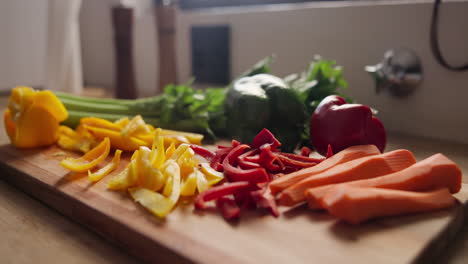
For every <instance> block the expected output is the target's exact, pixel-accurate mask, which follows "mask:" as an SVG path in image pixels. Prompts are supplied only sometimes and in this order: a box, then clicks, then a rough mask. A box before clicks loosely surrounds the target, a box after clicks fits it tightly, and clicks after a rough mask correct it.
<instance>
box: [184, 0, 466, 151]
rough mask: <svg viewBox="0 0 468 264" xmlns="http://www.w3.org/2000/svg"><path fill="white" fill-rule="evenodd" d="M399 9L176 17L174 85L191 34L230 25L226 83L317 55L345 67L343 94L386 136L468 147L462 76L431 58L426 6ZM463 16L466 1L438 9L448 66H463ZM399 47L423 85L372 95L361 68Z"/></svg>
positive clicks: (289, 67)
mask: <svg viewBox="0 0 468 264" xmlns="http://www.w3.org/2000/svg"><path fill="white" fill-rule="evenodd" d="M403 2H405V4H402V1H397V2H390V3H383V4H376V3H375V2H360V3H353V4H347V3H345V5H347V6H343V3H332V4H329V3H328V4H297V5H294V6H288V5H285V6H283V7H275V8H266V7H259V8H242V9H241V8H237V9H234V8H232V9H224V11H221V12H214V11H213V10H212V11H209V10H206V11H193V12H182V13H180V15H179V17H178V27H177V30H178V32H177V33H178V35H177V37H178V43H179V46H178V50H177V51H178V64H179V72H180V74H179V76H180V81H184V80H187V79H188V78H189V77H190V75H191V68H190V65H191V63H190V60H191V58H190V38H189V36H190V35H189V32H190V31H189V30H190V27H191V26H192V25H208V24H229V25H231V40H232V43H231V44H232V46H231V65H232V76H236V75H238V74H240V73H241V72H242V71H243V70H245V69H246V67H248V66H249V65H251V64H252V63H254V62H255V61H257V60H258V59H259V58H262V57H263V56H266V55H269V54H272V53H274V54H276V55H277V61H276V63H275V64H274V66H273V71H274V73H276V74H278V75H280V76H283V75H286V74H288V73H292V72H297V71H300V70H301V69H303V68H304V67H305V66H306V65H307V63H308V62H309V60H310V59H311V58H312V56H313V55H314V54H321V55H322V56H324V57H326V58H330V59H334V60H336V61H338V62H339V64H341V65H343V66H344V68H345V77H346V79H347V80H348V82H349V94H351V95H352V96H353V97H354V98H355V99H356V100H357V101H358V102H360V103H364V104H367V105H370V106H372V107H375V108H377V109H378V110H379V111H380V113H379V117H380V118H381V119H382V121H383V123H384V124H385V126H386V128H387V129H388V130H389V131H393V132H403V133H410V134H416V135H423V136H427V137H434V138H443V139H447V140H452V141H460V142H465V143H468V117H467V116H468V104H467V103H465V101H466V98H467V97H468V72H464V73H454V72H449V71H447V70H445V69H443V68H442V67H441V66H439V65H438V64H437V63H436V62H435V60H434V58H433V57H432V55H431V52H430V46H429V23H430V16H431V10H432V1H403ZM466 14H468V2H467V1H452V2H447V3H446V1H444V3H443V5H442V8H441V14H440V20H441V23H440V39H441V46H442V51H443V53H444V55H445V56H446V57H447V59H448V60H449V61H450V62H451V63H453V64H461V63H466V62H468V49H467V48H466V47H467V45H468V33H467V32H466V28H467V27H468V16H466ZM398 47H408V48H411V49H413V50H415V51H416V52H417V53H418V55H419V56H420V57H421V59H422V63H423V67H424V82H423V84H422V86H421V87H419V89H418V90H417V91H416V92H415V93H414V94H412V95H411V96H410V97H408V98H404V99H398V98H394V97H391V96H388V95H383V94H382V95H376V94H375V92H374V84H373V81H372V79H371V78H370V76H369V75H368V74H367V73H366V72H364V71H363V68H364V66H365V65H369V64H375V63H377V62H378V61H380V59H381V58H382V56H383V53H384V52H385V51H386V50H387V49H389V48H398Z"/></svg>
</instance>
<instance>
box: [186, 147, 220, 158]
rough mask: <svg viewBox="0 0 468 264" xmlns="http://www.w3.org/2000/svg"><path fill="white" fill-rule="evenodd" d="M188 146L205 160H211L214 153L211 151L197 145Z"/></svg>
mask: <svg viewBox="0 0 468 264" xmlns="http://www.w3.org/2000/svg"><path fill="white" fill-rule="evenodd" d="M190 148H191V149H192V150H193V151H194V152H195V154H197V155H200V156H202V157H203V158H205V159H206V160H207V161H211V160H212V159H213V158H214V156H215V155H216V154H215V153H214V152H213V151H211V150H209V149H207V148H204V147H202V146H199V145H194V144H191V145H190Z"/></svg>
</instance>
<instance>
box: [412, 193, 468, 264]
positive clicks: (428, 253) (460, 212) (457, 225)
mask: <svg viewBox="0 0 468 264" xmlns="http://www.w3.org/2000/svg"><path fill="white" fill-rule="evenodd" d="M463 186H468V185H467V184H463ZM460 203H461V204H460V206H458V207H457V214H456V216H455V217H454V218H453V219H452V220H451V221H450V222H449V223H448V224H447V225H446V226H445V228H443V229H441V230H439V232H438V233H437V234H436V235H435V236H434V237H433V238H432V239H431V241H430V242H429V243H427V245H426V246H425V247H424V248H423V249H422V250H421V251H420V252H419V253H418V254H417V255H416V257H415V259H414V260H413V261H412V262H411V263H413V264H425V263H436V262H435V261H436V260H437V259H438V258H440V257H441V256H443V251H444V250H445V249H447V248H448V247H449V246H450V242H451V241H453V240H455V238H456V236H457V233H458V231H459V230H461V229H462V228H463V224H464V222H465V219H466V218H467V215H468V201H464V202H460Z"/></svg>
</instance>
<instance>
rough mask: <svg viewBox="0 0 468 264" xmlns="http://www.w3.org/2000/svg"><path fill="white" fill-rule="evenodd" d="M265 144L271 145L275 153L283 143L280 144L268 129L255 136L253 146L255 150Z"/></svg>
mask: <svg viewBox="0 0 468 264" xmlns="http://www.w3.org/2000/svg"><path fill="white" fill-rule="evenodd" d="M265 144H269V145H270V146H271V150H272V151H275V150H276V149H277V148H278V147H279V146H281V142H279V141H278V139H276V138H275V136H274V135H273V134H272V133H271V132H270V130H268V129H266V128H264V129H262V131H260V133H258V134H257V135H256V136H255V138H254V140H253V143H252V146H253V147H254V148H260V147H261V146H263V145H265Z"/></svg>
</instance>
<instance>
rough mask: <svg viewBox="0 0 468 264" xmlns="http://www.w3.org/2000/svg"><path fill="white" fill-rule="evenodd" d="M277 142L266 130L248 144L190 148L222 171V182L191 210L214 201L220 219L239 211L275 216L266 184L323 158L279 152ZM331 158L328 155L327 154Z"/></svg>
mask: <svg viewBox="0 0 468 264" xmlns="http://www.w3.org/2000/svg"><path fill="white" fill-rule="evenodd" d="M280 146H281V143H280V142H279V141H278V140H277V139H276V138H275V137H274V135H273V134H272V133H271V132H270V131H269V130H267V129H263V130H262V131H260V133H258V134H257V135H256V136H255V138H254V140H253V142H252V144H250V145H247V144H242V143H240V142H238V141H236V140H233V141H232V145H231V147H224V146H218V149H217V150H216V151H215V152H214V153H212V152H210V151H209V150H207V149H204V148H202V147H199V146H193V149H194V150H195V153H197V154H199V155H201V156H203V157H205V158H206V159H207V160H209V161H210V165H211V167H212V168H213V169H215V170H217V171H220V172H223V173H224V176H225V180H226V183H225V184H223V185H220V186H217V187H214V188H212V189H209V190H207V191H205V192H203V193H201V194H200V195H198V196H197V199H196V200H195V207H196V208H198V209H206V207H207V205H206V202H208V201H211V200H215V201H216V207H217V208H218V209H219V210H220V211H221V212H222V214H223V216H224V218H226V219H229V220H230V219H235V218H238V217H239V216H240V212H241V209H243V208H245V209H255V208H265V209H267V210H269V212H270V213H271V214H272V215H273V216H275V217H277V216H278V215H279V213H278V210H277V208H276V203H275V200H274V198H273V196H272V195H271V194H270V192H269V189H268V183H269V182H270V181H271V180H273V179H274V178H276V177H278V176H279V175H281V174H284V173H289V172H292V171H297V170H301V169H303V168H308V167H312V166H315V165H317V164H319V163H320V162H322V161H323V160H324V159H315V158H310V157H308V153H307V155H306V156H302V155H296V154H291V153H283V152H281V151H280V150H279V147H280ZM330 155H331V153H330Z"/></svg>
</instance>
